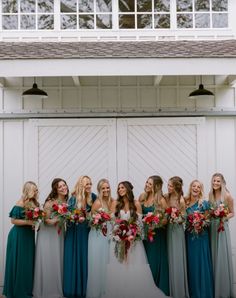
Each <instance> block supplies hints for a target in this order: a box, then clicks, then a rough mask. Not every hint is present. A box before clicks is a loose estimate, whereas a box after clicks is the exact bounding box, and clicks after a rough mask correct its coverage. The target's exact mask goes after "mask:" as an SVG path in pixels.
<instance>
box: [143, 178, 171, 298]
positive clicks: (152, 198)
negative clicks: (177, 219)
mask: <svg viewBox="0 0 236 298" xmlns="http://www.w3.org/2000/svg"><path fill="white" fill-rule="evenodd" d="M162 185H163V181H162V179H161V177H160V176H156V175H154V176H150V177H149V178H148V179H147V181H146V184H145V187H144V193H142V194H141V195H140V197H139V201H140V203H141V206H142V213H143V216H145V215H147V214H148V213H149V212H152V213H155V212H158V211H159V212H164V211H165V209H166V208H167V204H166V201H165V199H164V197H163V193H162ZM154 232H155V234H154V236H153V240H152V241H149V240H148V239H147V240H144V241H143V244H144V247H145V251H146V255H147V259H148V263H149V265H150V269H151V271H152V276H153V279H154V282H155V284H156V285H157V287H158V288H160V289H161V290H162V291H163V292H164V293H165V294H166V295H167V296H168V295H169V270H168V256H167V239H166V227H161V228H157V229H156V230H155V231H154Z"/></svg>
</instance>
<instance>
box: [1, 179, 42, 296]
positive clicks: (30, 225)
mask: <svg viewBox="0 0 236 298" xmlns="http://www.w3.org/2000/svg"><path fill="white" fill-rule="evenodd" d="M37 198H38V189H37V185H36V184H35V183H34V182H32V181H28V182H26V183H25V184H24V187H23V192H22V197H21V199H20V200H19V201H17V203H16V205H15V206H14V207H13V208H12V210H11V212H10V214H9V216H10V217H11V222H12V224H14V226H13V227H12V228H11V230H10V232H9V234H8V240H7V251H6V267H5V279H4V288H3V295H5V296H6V297H7V298H30V297H32V288H33V277H34V254H35V240H34V236H35V232H34V222H33V221H32V220H28V219H26V216H25V210H26V209H27V208H31V207H32V208H33V207H38V206H39V203H38V200H37Z"/></svg>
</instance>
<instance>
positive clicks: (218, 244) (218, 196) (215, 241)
mask: <svg viewBox="0 0 236 298" xmlns="http://www.w3.org/2000/svg"><path fill="white" fill-rule="evenodd" d="M209 201H210V204H211V206H212V208H214V209H215V210H216V211H215V214H217V210H219V208H222V209H225V210H226V214H225V215H226V216H225V217H224V218H222V219H220V217H217V216H214V217H213V218H212V220H211V225H210V244H211V256H212V266H213V274H214V282H215V298H221V297H225V298H231V297H234V294H233V263H232V247H231V239H230V231H229V224H228V220H229V219H230V218H232V217H233V216H234V202H233V198H232V196H231V194H230V192H229V191H228V189H227V188H226V182H225V179H224V176H223V175H222V174H221V173H215V174H214V175H213V176H212V180H211V190H210V193H209Z"/></svg>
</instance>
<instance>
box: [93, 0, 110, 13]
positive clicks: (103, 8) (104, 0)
mask: <svg viewBox="0 0 236 298" xmlns="http://www.w3.org/2000/svg"><path fill="white" fill-rule="evenodd" d="M96 9H97V12H112V0H97V2H96Z"/></svg>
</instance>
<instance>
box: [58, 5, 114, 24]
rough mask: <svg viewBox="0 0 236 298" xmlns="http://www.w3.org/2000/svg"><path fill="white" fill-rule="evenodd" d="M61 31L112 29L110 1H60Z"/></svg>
mask: <svg viewBox="0 0 236 298" xmlns="http://www.w3.org/2000/svg"><path fill="white" fill-rule="evenodd" d="M60 4H61V5H60V24H61V29H112V0H61V1H60Z"/></svg>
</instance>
